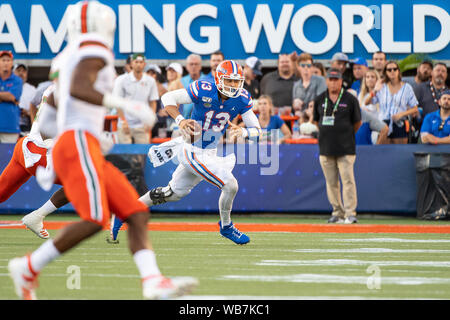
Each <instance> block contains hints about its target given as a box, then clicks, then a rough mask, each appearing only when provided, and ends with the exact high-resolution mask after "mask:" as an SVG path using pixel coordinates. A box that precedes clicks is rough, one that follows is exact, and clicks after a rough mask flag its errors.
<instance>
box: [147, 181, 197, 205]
mask: <svg viewBox="0 0 450 320" xmlns="http://www.w3.org/2000/svg"><path fill="white" fill-rule="evenodd" d="M188 193H189V192H188ZM188 193H186V194H179V193H175V192H174V191H173V190H172V188H171V187H170V186H166V187H158V188H155V189H152V190H150V199H151V200H152V202H153V204H154V205H157V204H163V203H166V202H168V201H169V202H172V201H178V200H180V199H181V198H183V197H184V196H186V195H187V194H188Z"/></svg>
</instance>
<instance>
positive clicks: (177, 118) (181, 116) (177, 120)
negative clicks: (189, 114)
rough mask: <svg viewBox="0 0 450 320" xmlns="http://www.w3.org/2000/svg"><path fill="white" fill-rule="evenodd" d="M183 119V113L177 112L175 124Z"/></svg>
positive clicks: (178, 123)
mask: <svg viewBox="0 0 450 320" xmlns="http://www.w3.org/2000/svg"><path fill="white" fill-rule="evenodd" d="M183 120H185V119H184V117H183V115H181V114H179V115H178V116H177V117H176V118H175V123H176V124H177V126H179V125H180V122H181V121H183Z"/></svg>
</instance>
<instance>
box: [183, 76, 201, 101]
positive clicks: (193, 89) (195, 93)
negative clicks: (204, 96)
mask: <svg viewBox="0 0 450 320" xmlns="http://www.w3.org/2000/svg"><path fill="white" fill-rule="evenodd" d="M199 88H200V87H199V85H198V81H194V82H192V83H191V84H190V85H189V86H188V87H187V88H186V91H187V93H188V94H189V97H191V100H192V102H194V103H196V102H198V97H199V94H200V89H199Z"/></svg>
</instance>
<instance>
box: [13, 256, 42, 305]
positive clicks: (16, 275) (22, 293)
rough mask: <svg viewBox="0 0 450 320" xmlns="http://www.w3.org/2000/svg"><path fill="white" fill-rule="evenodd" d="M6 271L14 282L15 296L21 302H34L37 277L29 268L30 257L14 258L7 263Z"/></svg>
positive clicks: (36, 273)
mask: <svg viewBox="0 0 450 320" xmlns="http://www.w3.org/2000/svg"><path fill="white" fill-rule="evenodd" d="M8 270H9V275H10V277H11V279H12V280H13V282H14V287H15V290H16V294H17V295H18V296H19V298H21V299H23V300H36V293H35V291H34V290H35V288H37V287H38V282H37V276H38V275H39V273H38V272H35V271H34V270H33V269H32V268H31V264H30V256H26V257H21V258H14V259H12V260H11V261H9V263H8Z"/></svg>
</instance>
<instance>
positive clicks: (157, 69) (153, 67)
mask: <svg viewBox="0 0 450 320" xmlns="http://www.w3.org/2000/svg"><path fill="white" fill-rule="evenodd" d="M150 70H152V71H154V72H156V73H159V74H161V68H160V67H158V65H156V64H148V65H146V66H145V68H144V72H149V71H150Z"/></svg>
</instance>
